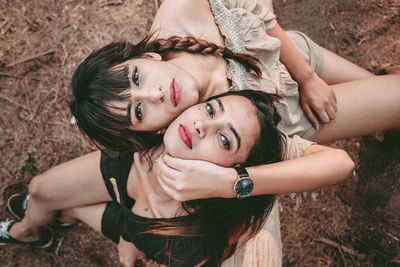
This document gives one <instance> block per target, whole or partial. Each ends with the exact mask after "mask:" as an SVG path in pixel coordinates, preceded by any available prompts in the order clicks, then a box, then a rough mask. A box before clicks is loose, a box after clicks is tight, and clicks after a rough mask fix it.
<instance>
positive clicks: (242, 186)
mask: <svg viewBox="0 0 400 267" xmlns="http://www.w3.org/2000/svg"><path fill="white" fill-rule="evenodd" d="M233 168H234V169H235V170H236V172H237V174H238V179H237V180H236V182H235V185H234V186H233V191H235V193H236V197H237V198H246V197H249V196H250V195H251V192H253V188H254V183H253V180H251V178H250V176H249V173H248V172H247V171H246V169H245V168H243V166H241V165H240V164H237V165H235V166H234V167H233Z"/></svg>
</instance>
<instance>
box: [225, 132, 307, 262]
mask: <svg viewBox="0 0 400 267" xmlns="http://www.w3.org/2000/svg"><path fill="white" fill-rule="evenodd" d="M312 144H313V142H310V141H308V140H304V139H302V138H301V137H299V136H294V137H293V138H289V137H287V138H286V154H285V159H286V160H289V159H295V158H299V157H301V156H303V155H304V152H305V151H306V150H307V149H308V148H309V147H310V146H311V145H312ZM297 197H298V196H297ZM296 202H297V199H296ZM222 266H223V267H277V266H282V242H281V230H280V222H279V204H278V201H276V202H275V204H274V207H273V209H272V211H271V214H270V215H269V217H268V220H267V222H266V223H265V225H264V227H263V229H262V230H261V231H260V233H258V234H257V235H256V236H255V237H254V238H253V239H252V240H250V241H249V242H247V243H246V244H245V245H244V246H243V247H241V248H240V249H238V250H237V251H236V252H235V254H234V255H232V256H231V257H230V258H229V259H227V260H226V261H225V262H224V263H223V264H222Z"/></svg>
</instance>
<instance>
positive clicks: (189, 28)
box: [150, 0, 217, 38]
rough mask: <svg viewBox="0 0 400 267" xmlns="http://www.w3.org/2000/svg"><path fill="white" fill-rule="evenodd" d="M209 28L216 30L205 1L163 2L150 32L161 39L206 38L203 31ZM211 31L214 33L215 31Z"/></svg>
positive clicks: (165, 0)
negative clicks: (179, 37)
mask: <svg viewBox="0 0 400 267" xmlns="http://www.w3.org/2000/svg"><path fill="white" fill-rule="evenodd" d="M210 27H211V29H212V28H213V27H214V28H216V25H215V23H214V18H213V16H212V13H211V10H210V6H209V2H208V1H207V0H164V1H163V2H162V4H161V5H160V8H159V10H158V12H157V14H156V16H155V18H154V21H153V24H152V26H151V29H150V31H151V32H158V33H159V34H158V36H159V37H161V38H166V37H169V36H172V35H180V36H188V35H190V36H195V37H198V36H200V35H206V36H207V35H208V34H207V33H205V32H204V31H205V29H207V28H210ZM216 29H217V28H216ZM207 31H209V30H208V29H207ZM211 31H214V32H215V29H213V30H211ZM214 32H213V34H215V33H214Z"/></svg>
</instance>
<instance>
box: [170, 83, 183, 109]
mask: <svg viewBox="0 0 400 267" xmlns="http://www.w3.org/2000/svg"><path fill="white" fill-rule="evenodd" d="M169 99H170V100H171V103H172V105H173V106H174V107H176V106H178V104H179V101H180V100H181V87H180V86H179V84H178V83H177V82H176V81H175V79H172V81H171V83H170V85H169Z"/></svg>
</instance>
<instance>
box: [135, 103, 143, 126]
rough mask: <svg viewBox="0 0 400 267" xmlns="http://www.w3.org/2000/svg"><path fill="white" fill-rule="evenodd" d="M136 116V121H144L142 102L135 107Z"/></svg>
mask: <svg viewBox="0 0 400 267" xmlns="http://www.w3.org/2000/svg"><path fill="white" fill-rule="evenodd" d="M135 116H136V119H138V121H139V122H141V121H142V103H141V102H139V103H138V104H137V105H136V106H135Z"/></svg>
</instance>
